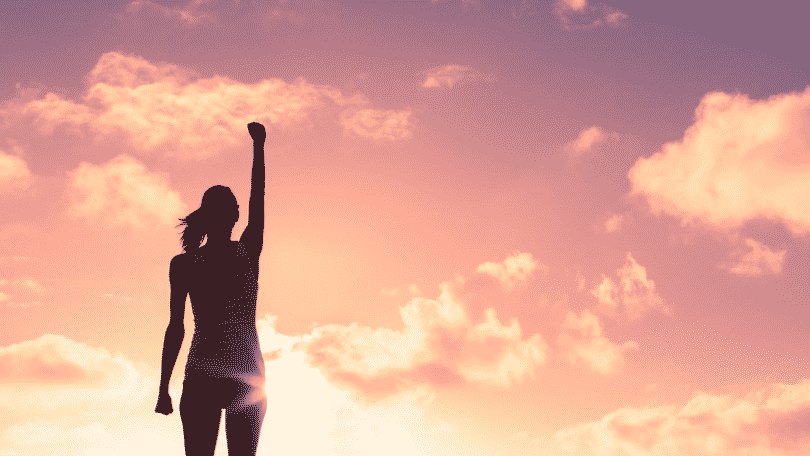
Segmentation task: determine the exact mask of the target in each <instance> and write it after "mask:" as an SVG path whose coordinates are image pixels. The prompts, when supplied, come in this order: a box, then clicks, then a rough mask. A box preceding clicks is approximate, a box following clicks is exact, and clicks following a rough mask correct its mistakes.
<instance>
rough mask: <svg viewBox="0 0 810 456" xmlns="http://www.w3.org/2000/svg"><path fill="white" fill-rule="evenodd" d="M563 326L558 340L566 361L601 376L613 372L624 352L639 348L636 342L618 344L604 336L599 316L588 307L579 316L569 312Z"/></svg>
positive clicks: (620, 364)
mask: <svg viewBox="0 0 810 456" xmlns="http://www.w3.org/2000/svg"><path fill="white" fill-rule="evenodd" d="M562 329H563V332H561V333H560V335H559V337H558V338H557V343H558V344H559V345H560V346H561V347H563V348H564V349H565V351H566V356H567V357H568V360H569V361H571V362H572V363H574V364H577V363H580V362H581V363H583V364H584V365H585V366H587V367H588V369H590V370H592V371H594V372H598V373H600V374H603V375H608V374H612V373H614V372H616V371H617V370H618V369H619V368H620V367H621V366H622V364H623V363H624V352H626V351H628V350H631V349H638V344H637V343H636V342H634V341H632V340H629V341H627V342H625V343H624V344H622V345H618V344H615V343H613V342H611V341H610V340H609V339H608V338H607V337H605V336H603V335H602V326H601V325H600V324H599V319H598V318H597V317H596V315H593V314H592V313H590V312H589V311H588V310H587V309H586V310H583V311H582V316H581V317H577V316H576V315H575V314H574V313H573V312H568V314H567V315H566V317H565V321H564V322H563V324H562ZM572 333H579V335H578V336H574V335H572Z"/></svg>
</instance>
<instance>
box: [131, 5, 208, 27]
mask: <svg viewBox="0 0 810 456" xmlns="http://www.w3.org/2000/svg"><path fill="white" fill-rule="evenodd" d="M206 3H211V0H191V1H189V2H188V3H186V4H185V5H184V6H183V7H182V8H171V7H168V6H163V5H159V4H157V3H153V2H150V1H148V0H138V1H134V2H130V3H129V4H127V7H126V9H125V14H128V15H132V16H139V17H148V16H150V15H159V16H162V17H164V18H166V19H171V20H175V21H177V22H180V23H183V24H186V25H190V26H193V25H198V24H202V23H214V24H215V23H217V22H218V21H217V19H216V18H215V17H214V16H213V15H212V14H211V13H208V12H206V11H200V10H199V7H200V6H201V5H203V4H206Z"/></svg>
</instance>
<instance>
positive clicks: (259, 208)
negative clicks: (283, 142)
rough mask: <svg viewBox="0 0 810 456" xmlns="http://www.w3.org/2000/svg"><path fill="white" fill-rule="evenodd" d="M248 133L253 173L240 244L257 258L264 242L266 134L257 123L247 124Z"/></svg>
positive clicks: (262, 127) (262, 126)
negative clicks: (251, 140) (245, 220)
mask: <svg viewBox="0 0 810 456" xmlns="http://www.w3.org/2000/svg"><path fill="white" fill-rule="evenodd" d="M248 131H249V132H250V137H251V138H253V171H252V173H251V177H250V205H249V206H248V211H249V212H248V224H247V228H245V231H244V232H243V233H242V238H241V239H240V242H242V244H244V245H245V246H246V247H247V248H248V251H249V252H250V253H252V254H254V255H256V256H257V257H258V256H259V254H260V253H261V252H262V244H263V242H264V140H265V138H266V137H267V133H266V132H265V130H264V125H262V124H260V123H257V122H251V123H249V124H248Z"/></svg>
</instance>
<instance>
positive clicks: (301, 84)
mask: <svg viewBox="0 0 810 456" xmlns="http://www.w3.org/2000/svg"><path fill="white" fill-rule="evenodd" d="M86 83H87V86H88V89H87V91H86V92H85V93H84V95H83V96H82V97H81V99H80V101H78V102H74V101H72V100H69V99H66V98H64V97H62V96H60V95H57V94H55V93H50V92H49V93H47V94H46V95H45V96H44V97H43V98H41V99H35V100H28V101H25V102H20V101H17V102H9V103H6V106H5V108H4V109H2V110H0V116H2V117H3V118H5V119H6V124H7V125H10V124H16V125H23V124H30V126H31V127H33V131H36V132H37V133H38V134H40V135H46V136H47V135H51V134H53V133H54V132H55V131H56V130H57V129H60V130H64V131H65V132H67V133H69V134H73V135H77V136H79V137H82V138H92V139H93V140H94V141H96V142H100V141H113V142H116V143H120V142H122V141H123V142H124V143H125V144H128V145H130V146H131V147H133V148H134V150H135V151H136V152H137V153H152V152H155V151H158V150H160V151H162V152H163V153H164V154H165V155H167V156H176V157H179V158H183V159H192V158H193V159H204V158H207V157H210V156H213V155H216V154H217V153H219V152H221V151H223V150H230V149H233V148H234V147H242V146H244V145H245V144H247V142H249V138H248V135H247V131H246V127H245V126H246V125H247V124H248V123H250V122H253V121H258V122H262V123H264V124H265V125H266V126H268V128H269V127H275V128H279V129H286V128H290V127H291V126H292V125H298V126H302V125H304V124H305V122H304V121H305V120H307V119H310V118H311V117H312V115H313V114H315V113H317V114H319V116H320V117H323V118H327V119H329V118H332V119H333V122H334V123H335V124H338V125H342V126H343V127H344V129H345V131H346V132H353V133H354V134H357V135H358V136H361V137H365V138H375V139H377V138H384V139H389V140H401V139H408V138H410V137H411V136H412V130H413V128H414V122H413V120H412V119H411V116H412V113H411V110H409V109H404V110H395V109H387V110H380V109H375V108H373V107H371V106H370V103H369V101H368V99H366V98H365V97H364V96H363V95H362V94H359V93H358V94H354V95H353V96H352V97H349V98H346V97H344V96H343V95H342V94H341V92H340V90H339V89H336V88H332V87H329V86H324V85H315V84H309V83H307V82H306V81H304V80H303V79H298V80H297V81H295V82H293V83H286V82H285V81H283V80H281V79H264V80H261V81H259V82H256V83H253V84H244V83H241V82H238V81H234V80H232V79H230V78H227V77H223V76H213V77H210V78H200V77H199V75H198V74H196V73H195V72H193V71H190V70H187V69H184V68H181V67H179V66H177V65H173V64H170V63H152V62H149V61H147V60H145V59H143V58H141V57H138V56H130V55H125V54H120V53H117V52H108V53H105V54H103V55H102V56H101V57H100V58H99V61H98V62H97V63H96V66H95V67H94V68H93V70H92V71H90V73H89V74H88V75H87V77H86ZM29 129H31V128H30V127H29Z"/></svg>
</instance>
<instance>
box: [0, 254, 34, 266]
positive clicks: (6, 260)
mask: <svg viewBox="0 0 810 456" xmlns="http://www.w3.org/2000/svg"><path fill="white" fill-rule="evenodd" d="M30 261H31V258H28V257H24V256H21V255H16V256H10V257H2V258H0V266H6V265H9V264H21V263H23V264H24V263H28V262H30Z"/></svg>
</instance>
